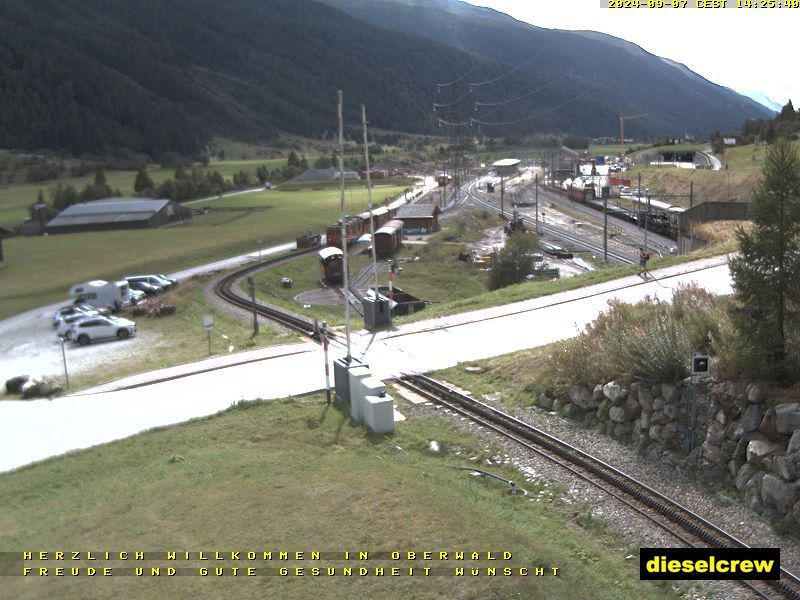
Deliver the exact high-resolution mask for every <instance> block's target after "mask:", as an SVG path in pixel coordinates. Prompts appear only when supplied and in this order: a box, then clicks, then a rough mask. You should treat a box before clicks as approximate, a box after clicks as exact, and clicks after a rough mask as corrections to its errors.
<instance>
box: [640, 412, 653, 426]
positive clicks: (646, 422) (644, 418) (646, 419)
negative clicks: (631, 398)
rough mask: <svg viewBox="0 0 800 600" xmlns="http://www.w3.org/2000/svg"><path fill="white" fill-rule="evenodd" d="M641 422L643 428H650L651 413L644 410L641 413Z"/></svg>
mask: <svg viewBox="0 0 800 600" xmlns="http://www.w3.org/2000/svg"><path fill="white" fill-rule="evenodd" d="M639 423H641V426H642V429H643V430H647V429H650V413H646V412H643V413H642V414H641V415H639Z"/></svg>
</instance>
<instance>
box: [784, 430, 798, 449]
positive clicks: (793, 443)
mask: <svg viewBox="0 0 800 600" xmlns="http://www.w3.org/2000/svg"><path fill="white" fill-rule="evenodd" d="M798 450H800V429H795V431H794V433H793V434H792V437H790V438H789V444H788V445H787V446H786V454H790V453H792V452H797V451H798Z"/></svg>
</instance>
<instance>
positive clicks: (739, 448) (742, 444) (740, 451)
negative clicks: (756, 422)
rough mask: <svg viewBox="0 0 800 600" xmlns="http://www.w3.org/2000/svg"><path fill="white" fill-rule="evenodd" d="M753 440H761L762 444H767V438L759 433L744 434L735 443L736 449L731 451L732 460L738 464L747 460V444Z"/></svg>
mask: <svg viewBox="0 0 800 600" xmlns="http://www.w3.org/2000/svg"><path fill="white" fill-rule="evenodd" d="M753 440H761V441H762V442H769V439H768V438H767V436H765V435H764V434H763V433H761V432H759V431H754V432H752V433H746V434H744V435H743V436H742V437H741V439H739V441H738V442H737V443H736V448H735V449H734V451H733V458H734V459H735V460H737V461H739V462H745V461H746V460H747V444H749V443H750V442H752V441H753Z"/></svg>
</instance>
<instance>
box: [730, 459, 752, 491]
mask: <svg viewBox="0 0 800 600" xmlns="http://www.w3.org/2000/svg"><path fill="white" fill-rule="evenodd" d="M757 472H758V467H757V466H755V465H754V464H752V463H744V464H743V465H742V466H741V467H739V471H738V472H737V473H736V475H735V476H734V479H733V485H735V486H736V489H737V490H739V491H740V492H741V491H742V490H743V489H744V486H745V485H747V482H748V481H750V478H751V477H752V476H753V475H755V474H756V473H757Z"/></svg>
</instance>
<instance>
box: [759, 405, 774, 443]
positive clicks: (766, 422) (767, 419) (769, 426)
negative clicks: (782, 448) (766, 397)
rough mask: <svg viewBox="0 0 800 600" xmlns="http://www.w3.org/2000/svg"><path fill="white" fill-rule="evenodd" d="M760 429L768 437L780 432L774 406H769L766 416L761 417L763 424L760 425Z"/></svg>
mask: <svg viewBox="0 0 800 600" xmlns="http://www.w3.org/2000/svg"><path fill="white" fill-rule="evenodd" d="M758 430H759V431H760V432H761V433H763V434H764V435H766V436H767V437H775V436H776V435H777V434H778V427H777V423H776V420H775V409H774V408H768V409H767V410H766V412H765V413H764V418H763V419H761V425H759V426H758Z"/></svg>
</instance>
